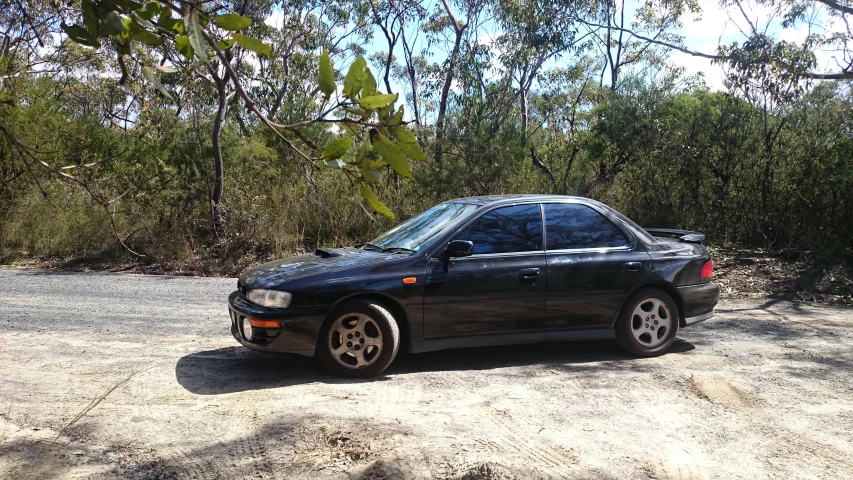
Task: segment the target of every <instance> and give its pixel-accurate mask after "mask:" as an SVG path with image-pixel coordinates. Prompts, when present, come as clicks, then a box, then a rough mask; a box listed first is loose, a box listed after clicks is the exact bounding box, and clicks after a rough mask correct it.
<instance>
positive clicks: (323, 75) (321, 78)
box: [317, 48, 337, 99]
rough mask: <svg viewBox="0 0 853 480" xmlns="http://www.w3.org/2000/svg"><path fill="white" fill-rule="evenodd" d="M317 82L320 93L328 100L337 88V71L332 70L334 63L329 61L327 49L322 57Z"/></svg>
mask: <svg viewBox="0 0 853 480" xmlns="http://www.w3.org/2000/svg"><path fill="white" fill-rule="evenodd" d="M317 80H318V83H319V84H320V91H321V92H323V94H324V95H325V96H326V99H328V98H329V96H331V95H332V92H334V91H335V88H337V87H335V71H334V70H333V69H332V61H331V60H329V51H328V50H326V49H325V48H324V49H323V53H322V54H321V55H320V73H319V74H318V79H317Z"/></svg>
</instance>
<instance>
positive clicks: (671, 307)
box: [616, 288, 679, 357]
mask: <svg viewBox="0 0 853 480" xmlns="http://www.w3.org/2000/svg"><path fill="white" fill-rule="evenodd" d="M678 320H679V313H678V306H677V305H676V303H675V302H674V301H673V300H672V297H670V296H669V294H667V293H666V292H664V291H663V290H659V289H656V288H648V289H644V290H640V291H639V292H636V293H634V294H633V295H631V296H630V297H629V298H628V300H627V301H626V302H625V304H624V305H623V306H622V312H621V313H620V315H619V320H618V321H617V322H616V343H617V344H618V345H619V347H621V348H622V349H623V350H625V351H627V352H629V353H632V354H634V355H637V356H640V357H655V356H658V355H663V354H664V353H665V352H666V351H667V350H669V347H670V346H671V345H672V343H673V342H674V341H675V335H676V334H677V333H678Z"/></svg>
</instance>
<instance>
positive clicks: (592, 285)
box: [543, 203, 652, 332]
mask: <svg viewBox="0 0 853 480" xmlns="http://www.w3.org/2000/svg"><path fill="white" fill-rule="evenodd" d="M543 210H544V215H545V246H546V259H547V265H548V267H547V269H548V288H547V295H546V301H545V318H544V320H543V330H545V331H546V332H547V331H549V330H551V331H553V330H567V329H585V328H607V327H609V326H610V325H611V323H612V322H613V319H614V318H615V317H616V314H617V313H618V311H619V308H620V306H621V302H622V300H623V298H624V297H625V295H627V293H628V292H629V291H630V290H632V289H633V288H634V287H635V286H636V285H638V284H639V283H640V282H641V281H642V280H643V278H644V277H645V276H646V275H647V274H648V272H649V270H650V269H651V265H652V260H651V257H650V256H649V254H648V253H646V251H645V249H643V248H642V246H641V245H640V244H639V243H638V242H636V241H635V240H634V238H633V236H631V235H630V234H629V233H628V231H627V230H625V229H624V228H620V227H618V226H617V225H616V224H615V223H614V222H613V221H612V220H611V219H609V218H608V217H606V216H605V215H603V214H602V212H600V211H598V210H596V209H595V208H593V207H591V206H589V205H586V204H583V203H546V204H543Z"/></svg>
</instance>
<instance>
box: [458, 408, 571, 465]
mask: <svg viewBox="0 0 853 480" xmlns="http://www.w3.org/2000/svg"><path fill="white" fill-rule="evenodd" d="M478 410H479V411H480V412H482V415H481V416H482V417H484V418H485V419H486V420H488V421H489V422H491V423H492V425H493V426H494V427H495V428H496V429H497V430H498V432H500V433H497V434H493V435H489V437H488V438H478V439H476V440H475V441H476V443H477V444H478V445H480V446H481V447H484V448H485V450H486V451H488V452H489V453H501V454H506V455H509V456H510V457H513V456H515V457H520V458H521V459H522V460H525V461H524V462H522V465H528V464H529V465H533V471H536V472H540V473H542V474H544V476H545V477H546V478H556V479H562V478H570V475H569V473H568V470H569V469H570V467H569V466H570V465H575V464H576V462H577V459H576V458H575V457H574V455H571V454H567V453H566V452H564V451H562V450H561V449H558V448H555V447H553V446H552V445H550V444H546V443H543V442H541V441H539V442H534V441H532V440H531V438H533V435H532V434H533V433H535V432H530V433H526V432H523V431H522V429H521V428H520V426H519V425H518V424H517V423H516V422H515V421H514V420H513V419H512V418H510V416H509V414H507V413H504V412H502V411H500V410H497V409H495V408H494V407H492V406H491V405H488V404H487V405H485V406H480V407H479V408H478Z"/></svg>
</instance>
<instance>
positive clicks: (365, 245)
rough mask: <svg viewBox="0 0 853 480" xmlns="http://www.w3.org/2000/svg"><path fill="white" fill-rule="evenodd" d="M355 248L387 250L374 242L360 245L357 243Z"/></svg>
mask: <svg viewBox="0 0 853 480" xmlns="http://www.w3.org/2000/svg"><path fill="white" fill-rule="evenodd" d="M355 248H361V249H364V250H375V251H377V252H384V251H385V249H384V248H382V247H380V246H379V245H374V244H372V243H359V244H358V245H355Z"/></svg>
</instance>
